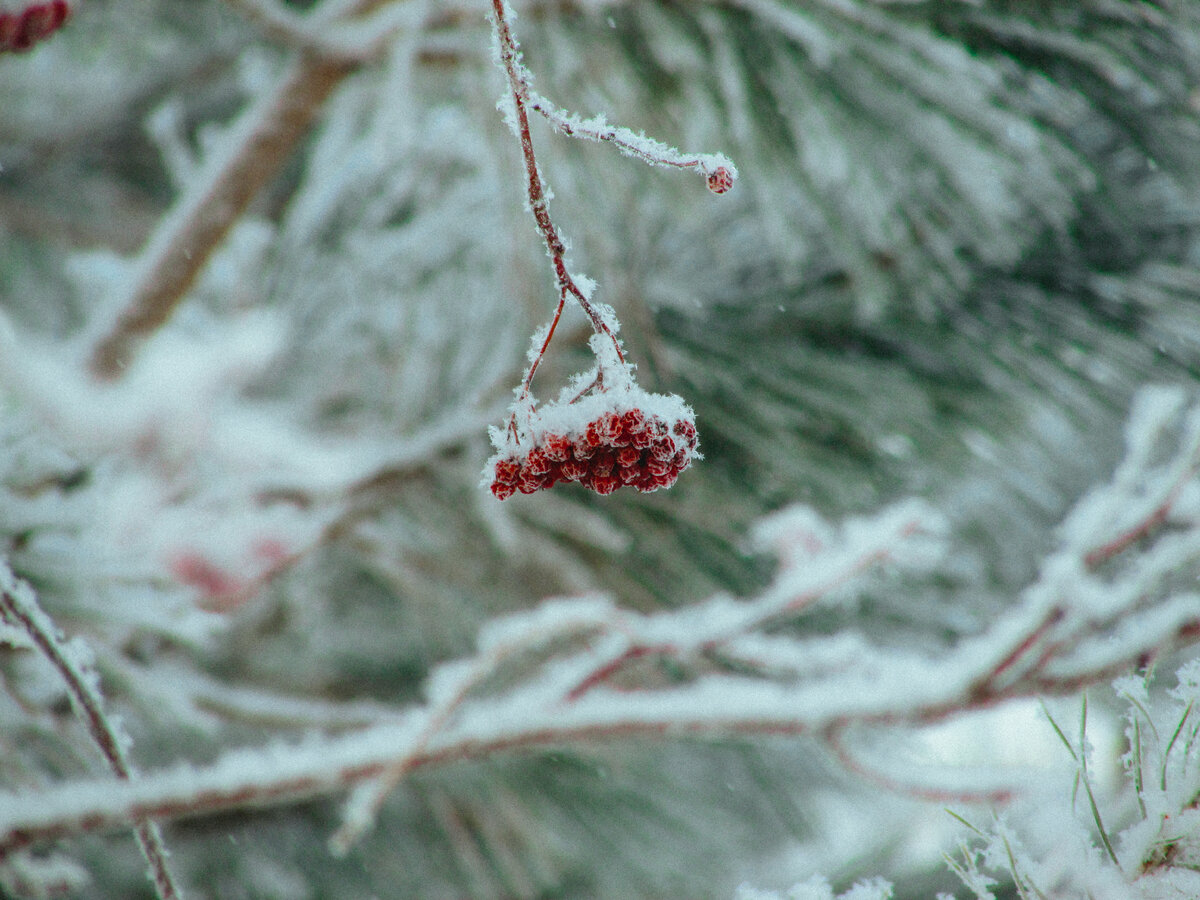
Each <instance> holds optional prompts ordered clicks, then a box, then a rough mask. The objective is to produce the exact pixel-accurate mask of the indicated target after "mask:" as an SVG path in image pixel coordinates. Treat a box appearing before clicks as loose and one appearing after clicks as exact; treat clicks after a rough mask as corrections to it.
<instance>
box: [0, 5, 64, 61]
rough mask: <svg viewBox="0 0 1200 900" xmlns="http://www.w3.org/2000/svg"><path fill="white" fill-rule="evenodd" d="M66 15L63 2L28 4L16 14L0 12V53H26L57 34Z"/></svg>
mask: <svg viewBox="0 0 1200 900" xmlns="http://www.w3.org/2000/svg"><path fill="white" fill-rule="evenodd" d="M70 13H71V7H70V4H69V3H67V0H49V2H47V3H31V4H30V5H28V6H26V7H25V8H24V9H21V10H18V11H17V12H8V11H6V10H3V9H0V53H3V52H6V51H9V50H13V51H20V50H28V49H29V48H30V47H32V46H33V45H34V44H36V43H37V42H38V41H40V40H42V39H43V38H47V37H49V36H50V35H52V34H53V33H54V32H56V31H58V29H59V26H60V25H62V23H63V22H65V21H66V20H67V16H68V15H70Z"/></svg>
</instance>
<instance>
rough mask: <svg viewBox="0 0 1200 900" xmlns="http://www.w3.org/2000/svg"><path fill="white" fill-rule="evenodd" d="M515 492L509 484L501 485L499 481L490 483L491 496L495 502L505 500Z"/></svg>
mask: <svg viewBox="0 0 1200 900" xmlns="http://www.w3.org/2000/svg"><path fill="white" fill-rule="evenodd" d="M516 490H517V489H516V488H515V487H513V486H512V485H511V484H501V483H500V482H499V481H493V482H492V495H493V496H495V498H496V499H497V500H507V499H508V498H509V497H511V496H512V495H513V494H514V493H515V492H516Z"/></svg>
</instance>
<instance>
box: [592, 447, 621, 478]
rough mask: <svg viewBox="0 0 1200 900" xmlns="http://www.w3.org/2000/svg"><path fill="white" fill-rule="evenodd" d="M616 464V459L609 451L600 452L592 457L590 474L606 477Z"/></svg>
mask: <svg viewBox="0 0 1200 900" xmlns="http://www.w3.org/2000/svg"><path fill="white" fill-rule="evenodd" d="M616 464H617V457H616V454H614V453H613V452H612V451H611V450H602V451H600V452H599V453H597V454H596V455H595V456H593V457H592V466H591V468H592V474H594V475H607V474H609V473H610V472H612V470H613V466H615V465H616Z"/></svg>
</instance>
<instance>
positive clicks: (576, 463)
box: [558, 459, 588, 481]
mask: <svg viewBox="0 0 1200 900" xmlns="http://www.w3.org/2000/svg"><path fill="white" fill-rule="evenodd" d="M558 469H559V473H560V474H561V476H562V480H563V481H578V480H579V479H581V478H582V477H583V476H584V475H586V474H587V470H588V467H587V463H586V462H584V461H583V460H581V459H568V460H567V461H565V462H564V463H563V464H562V465H561V466H559V467H558Z"/></svg>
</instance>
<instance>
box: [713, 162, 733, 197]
mask: <svg viewBox="0 0 1200 900" xmlns="http://www.w3.org/2000/svg"><path fill="white" fill-rule="evenodd" d="M732 187H733V173H732V172H731V171H729V169H727V168H725V166H717V168H715V169H713V170H712V171H711V172H709V173H708V189H709V190H710V191H712V192H713V193H714V194H724V193H725V192H726V191H728V190H729V189H730V188H732Z"/></svg>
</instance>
